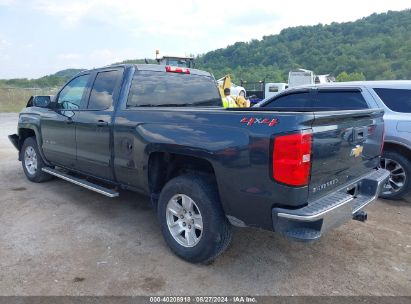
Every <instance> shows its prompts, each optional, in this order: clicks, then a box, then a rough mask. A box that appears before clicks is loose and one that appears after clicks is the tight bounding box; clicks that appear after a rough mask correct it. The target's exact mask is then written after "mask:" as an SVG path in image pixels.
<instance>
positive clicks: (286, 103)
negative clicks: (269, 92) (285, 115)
mask: <svg viewBox="0 0 411 304" xmlns="http://www.w3.org/2000/svg"><path fill="white" fill-rule="evenodd" d="M310 96H311V95H310V93H309V92H301V93H291V94H287V95H282V96H280V97H277V98H274V99H273V100H272V101H270V102H268V103H267V104H265V105H264V107H266V108H281V109H287V108H293V109H298V108H309V107H311V97H310Z"/></svg>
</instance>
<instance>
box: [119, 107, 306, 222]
mask: <svg viewBox="0 0 411 304" xmlns="http://www.w3.org/2000/svg"><path fill="white" fill-rule="evenodd" d="M243 118H258V119H260V120H262V119H264V118H268V119H269V120H271V119H274V118H275V119H278V124H276V125H275V126H271V127H270V126H268V125H267V124H260V123H254V124H251V125H247V123H241V120H242V119H243ZM312 119H313V114H312V113H299V114H298V115H296V113H278V112H253V111H230V110H225V109H219V108H216V109H193V108H187V109H182V108H177V109H171V108H167V109H165V108H136V109H129V110H127V109H126V110H122V111H119V112H118V114H117V118H116V123H115V129H114V149H115V151H114V152H115V161H114V164H115V169H116V176H117V179H118V180H119V181H120V182H122V183H126V184H128V185H130V186H133V187H137V188H140V190H141V191H142V192H144V193H147V194H148V193H149V189H148V172H147V163H148V158H149V156H150V153H152V152H170V153H176V154H181V155H189V156H193V157H197V158H202V159H206V160H207V161H209V162H210V163H211V165H212V167H213V169H214V172H215V176H216V180H217V184H218V190H219V193H220V198H221V202H222V205H223V208H224V211H225V213H226V214H227V215H231V216H234V217H236V218H237V219H240V220H242V221H243V222H245V223H246V224H247V225H250V226H258V227H263V228H266V229H272V221H271V209H272V207H273V206H274V205H279V206H282V205H288V206H298V205H302V204H304V203H305V202H306V200H307V195H308V187H301V188H290V187H286V186H284V185H279V184H277V183H275V182H274V181H273V180H272V178H271V153H272V150H271V146H272V141H273V138H274V136H275V135H276V134H280V133H284V132H291V131H297V130H301V129H308V128H310V126H311V123H312ZM126 143H131V144H132V145H133V153H128V154H127V152H126V149H125V145H126Z"/></svg>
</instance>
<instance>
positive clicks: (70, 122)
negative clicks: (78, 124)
mask: <svg viewBox="0 0 411 304" xmlns="http://www.w3.org/2000/svg"><path fill="white" fill-rule="evenodd" d="M73 122H74V121H73V120H72V119H71V118H68V119H67V120H66V124H68V125H71V124H72V123H73Z"/></svg>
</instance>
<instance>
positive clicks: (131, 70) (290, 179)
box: [9, 65, 389, 262]
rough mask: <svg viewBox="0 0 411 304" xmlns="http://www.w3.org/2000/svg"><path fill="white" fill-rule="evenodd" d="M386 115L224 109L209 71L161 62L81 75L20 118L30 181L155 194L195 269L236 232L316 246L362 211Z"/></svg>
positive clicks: (164, 221) (379, 173)
mask: <svg viewBox="0 0 411 304" xmlns="http://www.w3.org/2000/svg"><path fill="white" fill-rule="evenodd" d="M382 116H383V111H382V110H380V109H361V110H358V109H355V108H353V109H350V108H347V109H344V110H343V111H341V110H339V111H328V110H326V111H324V109H321V108H318V109H316V108H311V109H307V108H303V109H290V108H284V109H281V108H276V109H275V110H272V109H269V108H264V107H262V108H249V109H244V108H241V109H224V108H223V107H222V102H221V98H220V95H219V93H218V89H217V86H216V82H215V80H214V78H213V76H212V75H211V74H209V73H207V72H204V71H200V70H195V69H187V68H181V67H172V66H160V65H117V66H109V67H104V68H100V69H94V70H90V71H84V72H81V73H80V74H78V75H77V76H75V77H74V78H73V79H71V80H70V81H69V82H68V83H67V84H66V85H65V86H64V87H63V88H62V89H61V90H60V91H59V92H58V93H57V95H56V96H55V97H53V98H51V97H48V96H35V97H33V98H31V99H30V100H29V102H28V104H27V107H26V108H25V109H24V110H23V111H22V112H21V113H20V116H19V122H18V134H13V135H10V136H9V138H10V140H11V142H12V143H13V144H14V146H15V147H16V148H17V149H18V151H19V154H18V155H19V160H21V161H22V165H23V170H24V173H25V174H26V176H27V178H28V179H29V180H31V181H33V182H43V181H46V180H48V179H50V177H52V176H57V177H60V178H62V179H65V180H67V181H70V182H73V183H75V184H77V185H80V186H83V187H86V188H88V189H90V190H94V191H97V192H99V193H101V194H104V195H107V196H110V197H115V196H118V195H119V192H118V191H119V189H128V190H131V191H136V192H140V193H143V194H146V195H147V196H149V197H150V199H151V203H152V205H153V207H154V208H155V210H156V211H157V213H158V217H159V221H160V224H161V229H162V233H163V235H164V238H165V240H166V242H167V244H168V245H169V246H170V247H171V249H172V250H173V251H174V252H175V253H176V254H177V255H178V256H180V257H182V258H183V259H186V260H188V261H190V262H207V261H210V260H211V259H213V258H215V257H216V256H218V255H219V254H220V253H222V252H223V251H224V250H225V249H226V248H227V246H228V245H229V242H230V239H231V225H235V226H242V227H245V226H251V227H259V228H262V229H267V230H271V231H276V232H278V233H281V234H283V235H284V236H286V237H289V238H292V239H296V240H303V241H308V240H315V239H318V238H319V237H320V236H321V234H322V233H323V232H324V231H326V230H328V229H330V228H332V227H336V226H338V225H340V224H342V223H344V222H346V221H348V220H349V219H352V218H354V219H358V220H365V218H366V213H365V212H364V211H362V209H363V207H364V206H366V205H367V204H368V203H370V202H372V201H373V200H374V199H375V198H376V197H377V196H378V194H379V193H380V190H381V187H382V185H383V184H384V182H385V180H386V179H387V177H388V176H389V173H388V172H387V171H386V170H383V169H378V163H379V157H380V153H381V149H382V139H383V128H384V123H383V119H382Z"/></svg>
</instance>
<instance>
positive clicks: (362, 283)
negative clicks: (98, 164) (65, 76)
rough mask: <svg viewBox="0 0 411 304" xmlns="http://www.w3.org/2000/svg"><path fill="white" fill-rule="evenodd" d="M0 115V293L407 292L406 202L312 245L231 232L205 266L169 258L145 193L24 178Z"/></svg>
mask: <svg viewBox="0 0 411 304" xmlns="http://www.w3.org/2000/svg"><path fill="white" fill-rule="evenodd" d="M16 122H17V114H0V125H1V128H0V172H1V173H0V194H1V195H0V295H156V294H157V295H237V294H242V295H246V294H249V295H407V296H411V233H410V231H411V198H407V199H406V200H405V201H399V202H394V201H386V200H378V201H377V202H375V203H374V204H372V205H371V206H369V207H368V208H367V211H368V217H369V220H368V221H367V222H366V223H360V222H356V221H351V222H349V223H347V224H345V225H344V226H342V227H340V228H338V229H336V230H334V231H331V232H329V233H328V234H326V235H324V236H323V238H322V239H321V240H319V241H317V242H313V243H296V242H291V241H288V240H286V239H283V238H281V237H279V236H277V235H276V234H274V233H270V232H267V231H260V230H256V229H248V228H247V229H235V231H234V237H233V242H232V245H231V247H230V248H229V249H228V250H227V251H226V252H225V254H224V255H223V256H221V257H220V258H219V259H217V260H216V261H215V262H214V263H213V264H211V265H208V266H200V265H191V264H189V263H186V262H184V261H182V260H180V259H178V258H177V257H175V256H174V255H173V254H172V253H171V252H170V251H169V249H168V248H167V246H166V244H165V242H164V241H163V238H162V236H161V234H160V229H159V224H158V221H157V218H156V216H155V214H154V212H153V211H152V210H151V209H150V207H149V201H148V199H147V198H145V197H142V196H139V195H137V194H134V193H132V192H126V191H124V192H121V194H120V198H117V199H110V198H106V197H104V196H101V195H99V194H97V193H94V192H91V191H89V190H86V189H83V188H80V187H78V186H75V185H72V184H70V183H68V182H65V181H62V180H59V179H55V180H52V181H50V182H47V183H42V184H34V183H31V182H29V181H28V180H27V179H26V178H25V176H24V174H23V171H22V168H21V164H20V163H19V162H18V161H17V159H16V158H17V156H16V151H15V149H14V147H13V146H12V145H11V144H10V143H9V142H8V140H7V137H6V135H8V134H10V133H14V132H15V130H16Z"/></svg>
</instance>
